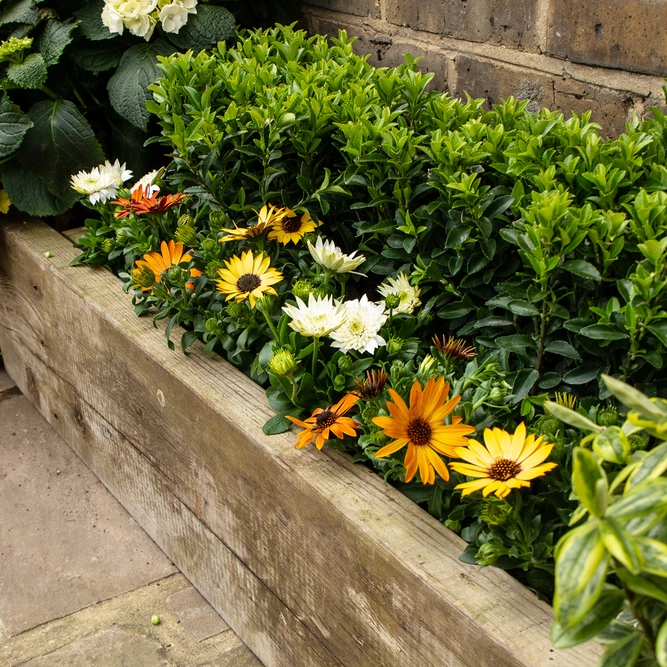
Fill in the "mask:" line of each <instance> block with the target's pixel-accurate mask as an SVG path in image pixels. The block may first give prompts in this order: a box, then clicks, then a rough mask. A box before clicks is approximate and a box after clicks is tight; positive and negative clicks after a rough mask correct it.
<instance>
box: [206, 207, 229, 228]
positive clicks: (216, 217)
mask: <svg viewBox="0 0 667 667" xmlns="http://www.w3.org/2000/svg"><path fill="white" fill-rule="evenodd" d="M209 219H210V220H211V223H212V224H214V225H221V224H222V223H223V222H225V221H226V220H227V215H226V214H225V213H224V212H223V211H220V210H218V211H211V215H210V216H209Z"/></svg>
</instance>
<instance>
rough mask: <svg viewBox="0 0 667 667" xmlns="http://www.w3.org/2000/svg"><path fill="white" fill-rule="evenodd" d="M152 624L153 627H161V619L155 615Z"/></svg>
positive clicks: (152, 617)
mask: <svg viewBox="0 0 667 667" xmlns="http://www.w3.org/2000/svg"><path fill="white" fill-rule="evenodd" d="M151 623H152V624H153V625H160V617H159V616H157V615H156V614H153V616H151Z"/></svg>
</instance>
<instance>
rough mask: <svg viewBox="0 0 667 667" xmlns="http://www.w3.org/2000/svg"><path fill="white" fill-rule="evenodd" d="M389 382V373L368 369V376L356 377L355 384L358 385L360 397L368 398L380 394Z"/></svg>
mask: <svg viewBox="0 0 667 667" xmlns="http://www.w3.org/2000/svg"><path fill="white" fill-rule="evenodd" d="M386 383H387V374H386V373H385V372H384V371H382V370H375V369H373V370H370V371H366V377H365V378H363V379H361V380H360V379H358V378H355V379H354V384H355V385H356V387H357V394H359V397H360V398H364V399H366V400H368V399H371V398H375V397H376V396H379V395H380V394H381V393H382V392H383V391H384V386H385V384H386Z"/></svg>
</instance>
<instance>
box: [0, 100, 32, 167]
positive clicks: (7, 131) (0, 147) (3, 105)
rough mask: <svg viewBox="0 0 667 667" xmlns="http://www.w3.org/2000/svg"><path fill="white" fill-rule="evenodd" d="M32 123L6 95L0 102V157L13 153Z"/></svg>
mask: <svg viewBox="0 0 667 667" xmlns="http://www.w3.org/2000/svg"><path fill="white" fill-rule="evenodd" d="M31 127H32V121H31V120H30V118H28V116H27V114H24V113H23V111H21V108H20V107H19V106H17V105H16V104H13V103H12V101H11V100H10V99H9V96H8V95H6V94H5V95H3V97H2V100H0V157H6V156H7V155H11V154H12V153H14V152H15V151H16V150H17V149H18V147H19V146H20V145H21V142H22V141H23V137H24V136H25V133H26V132H27V131H28V130H29V129H30V128H31Z"/></svg>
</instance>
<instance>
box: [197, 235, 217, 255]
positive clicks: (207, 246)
mask: <svg viewBox="0 0 667 667" xmlns="http://www.w3.org/2000/svg"><path fill="white" fill-rule="evenodd" d="M201 247H202V250H203V251H204V252H213V251H214V250H215V249H216V248H217V247H218V242H217V241H216V240H215V239H211V238H207V239H204V240H203V241H202V242H201Z"/></svg>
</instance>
